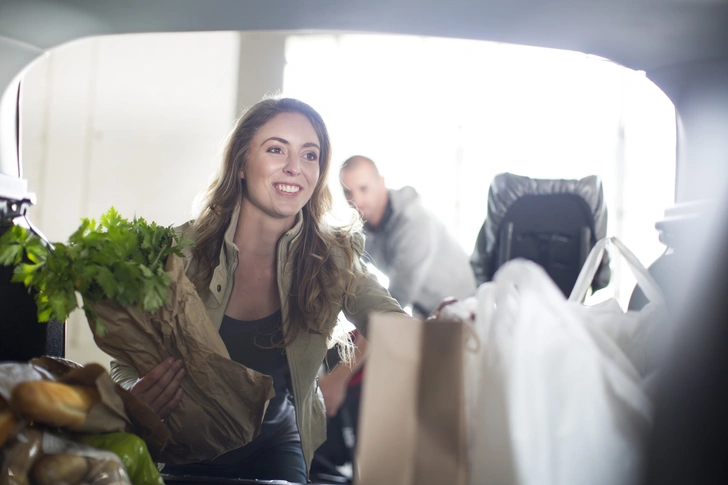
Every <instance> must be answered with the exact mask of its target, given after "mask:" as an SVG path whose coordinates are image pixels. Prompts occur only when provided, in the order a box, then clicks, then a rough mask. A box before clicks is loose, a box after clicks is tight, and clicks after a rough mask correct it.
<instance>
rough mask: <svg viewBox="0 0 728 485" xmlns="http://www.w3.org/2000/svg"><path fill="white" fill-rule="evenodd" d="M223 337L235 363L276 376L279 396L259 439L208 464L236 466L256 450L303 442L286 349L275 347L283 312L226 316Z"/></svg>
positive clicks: (281, 336) (279, 338)
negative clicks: (247, 318)
mask: <svg viewBox="0 0 728 485" xmlns="http://www.w3.org/2000/svg"><path fill="white" fill-rule="evenodd" d="M220 336H221V337H222V340H223V342H225V346H226V347H227V349H228V352H229V353H230V358H231V359H232V360H234V361H235V362H238V363H240V364H242V365H244V366H245V367H248V368H250V369H254V370H256V371H258V372H261V373H263V374H268V375H269V376H271V377H273V388H274V390H275V393H276V394H275V396H274V397H273V399H271V400H270V403H269V404H268V409H267V410H266V412H265V416H264V417H263V424H262V426H261V430H260V435H259V436H258V437H257V438H255V439H254V440H253V441H251V442H250V443H248V444H247V445H245V446H243V447H241V448H238V449H237V450H233V451H230V452H228V453H225V454H224V455H222V456H219V457H217V458H215V459H214V460H212V461H210V462H206V463H208V464H214V465H220V466H234V465H235V464H237V463H241V462H242V461H244V460H245V459H247V458H248V457H249V456H250V455H252V454H253V453H255V452H256V451H259V450H262V449H264V448H268V447H270V446H274V445H278V444H281V443H288V442H291V441H300V439H301V438H300V436H299V434H298V428H297V426H296V413H295V408H294V407H293V398H292V392H291V374H290V371H289V369H288V358H287V357H286V353H285V349H283V348H281V347H277V346H276V344H280V343H281V341H282V340H283V332H282V320H281V311H280V310H278V311H276V312H275V313H273V314H272V315H269V316H267V317H265V318H261V319H260V320H253V321H243V320H236V319H234V318H231V317H229V316H227V315H225V316H224V317H223V320H222V325H221V326H220Z"/></svg>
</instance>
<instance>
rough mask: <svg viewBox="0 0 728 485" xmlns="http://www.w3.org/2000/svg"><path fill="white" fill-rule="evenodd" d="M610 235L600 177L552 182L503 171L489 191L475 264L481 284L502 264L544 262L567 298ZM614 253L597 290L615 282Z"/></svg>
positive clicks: (596, 284)
mask: <svg viewBox="0 0 728 485" xmlns="http://www.w3.org/2000/svg"><path fill="white" fill-rule="evenodd" d="M605 236H606V206H605V205H604V203H603V195H602V188H601V182H600V181H599V179H598V178H596V177H594V176H592V177H586V178H584V179H581V180H548V179H531V178H528V177H523V176H518V175H513V174H507V173H506V174H499V175H498V176H496V178H495V179H494V181H493V184H492V185H491V188H490V191H489V195H488V219H486V221H485V222H484V223H483V226H482V227H481V230H480V233H479V235H478V240H477V242H476V246H475V250H474V251H473V255H472V256H471V265H472V266H473V271H474V272H475V276H476V280H477V281H478V283H479V284H480V283H483V282H485V281H490V280H491V279H492V278H493V276H494V275H495V273H496V271H497V270H498V268H499V267H500V266H502V265H503V264H505V263H506V262H507V261H509V260H511V259H516V258H525V259H529V260H531V261H534V262H536V263H538V264H539V265H540V266H542V267H543V268H544V269H545V270H546V272H547V273H548V274H549V276H551V278H552V279H553V280H554V282H555V283H556V285H557V286H558V287H559V288H560V289H561V291H562V293H564V295H565V296H568V295H569V294H570V293H571V290H572V288H573V287H574V283H576V278H577V277H578V275H579V272H580V271H581V267H582V266H583V264H584V261H585V260H586V257H587V256H588V254H589V251H590V250H591V248H592V247H593V246H594V243H595V242H596V241H597V239H600V238H602V237H605ZM610 274H611V272H610V269H609V259H608V256H605V258H604V259H603V261H602V264H601V266H600V268H599V270H598V272H597V275H596V277H595V278H594V281H593V282H592V289H593V290H595V291H596V290H598V289H600V288H603V287H604V286H606V285H607V284H608V283H609V278H610Z"/></svg>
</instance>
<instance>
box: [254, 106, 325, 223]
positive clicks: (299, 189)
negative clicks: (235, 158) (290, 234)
mask: <svg viewBox="0 0 728 485" xmlns="http://www.w3.org/2000/svg"><path fill="white" fill-rule="evenodd" d="M320 153H321V147H320V144H319V139H318V136H317V135H316V131H315V130H314V128H313V126H312V125H311V122H310V121H308V118H306V117H305V116H304V115H302V114H300V113H281V114H279V115H276V116H275V117H273V118H272V119H271V120H270V121H268V123H266V124H265V125H263V126H262V127H261V128H260V130H258V133H257V134H256V135H255V137H253V140H252V141H251V144H250V151H249V154H248V160H247V162H246V164H245V166H244V167H243V170H241V172H240V177H241V178H242V179H244V180H245V183H246V188H247V191H246V195H245V200H244V201H243V203H244V204H247V205H249V206H250V208H251V209H252V210H254V211H257V212H260V213H262V214H264V215H266V216H268V217H272V218H275V219H284V220H285V219H291V224H293V220H294V219H295V216H296V214H297V213H298V212H299V211H300V210H301V209H302V208H303V206H304V205H306V202H308V200H309V199H310V198H311V194H313V190H314V188H315V187H316V183H317V182H318V179H319V171H320V168H319V156H320Z"/></svg>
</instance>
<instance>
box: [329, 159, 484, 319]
mask: <svg viewBox="0 0 728 485" xmlns="http://www.w3.org/2000/svg"><path fill="white" fill-rule="evenodd" d="M339 176H340V180H341V185H342V187H343V189H344V195H345V196H346V199H347V200H348V201H349V203H350V204H351V205H352V206H353V207H355V208H356V209H357V210H358V211H359V213H360V214H361V216H362V219H364V231H365V233H366V247H365V249H366V252H367V253H368V255H369V257H370V258H371V262H372V264H374V266H376V267H377V269H379V270H380V271H381V272H382V273H384V274H385V275H386V276H387V277H388V278H389V292H390V294H391V295H392V297H393V298H395V299H396V300H397V301H398V302H399V304H400V305H401V306H402V307H406V306H411V307H412V313H413V315H415V316H421V317H427V316H428V315H429V314H430V313H431V312H432V311H433V310H434V309H435V308H436V307H437V305H438V304H439V303H440V302H441V301H442V300H443V299H444V298H446V297H455V298H458V299H462V298H465V297H468V296H471V295H473V294H474V293H475V288H476V284H475V276H474V274H473V269H472V267H471V266H470V258H469V256H468V254H467V253H466V252H465V250H464V249H463V248H462V246H461V245H460V244H459V243H458V242H457V241H456V240H455V238H454V237H452V235H451V234H450V232H449V231H448V229H447V228H446V227H445V224H443V223H442V222H441V221H440V220H438V219H437V218H436V217H435V215H434V214H433V213H432V212H430V211H429V210H427V209H426V208H425V207H424V206H423V205H422V202H421V200H420V197H419V195H418V194H417V192H416V191H415V189H413V188H412V187H403V188H401V189H399V190H389V189H387V187H386V185H385V183H384V177H382V176H381V175H380V174H379V170H377V166H376V165H375V164H374V162H373V161H372V160H371V159H369V158H367V157H363V156H360V155H357V156H353V157H351V158H349V159H348V160H346V161H345V162H344V163H343V165H342V167H341V171H340V174H339Z"/></svg>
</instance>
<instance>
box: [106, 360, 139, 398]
mask: <svg viewBox="0 0 728 485" xmlns="http://www.w3.org/2000/svg"><path fill="white" fill-rule="evenodd" d="M109 375H110V376H111V379H112V380H113V381H114V382H116V383H117V384H119V385H120V386H121V387H123V388H124V389H126V390H127V391H129V390H131V386H133V385H134V383H135V382H136V381H137V380H138V379H139V374H137V371H135V370H134V368H133V367H131V366H130V365H126V364H124V363H123V362H119V361H118V360H112V361H111V364H110V365H109Z"/></svg>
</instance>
